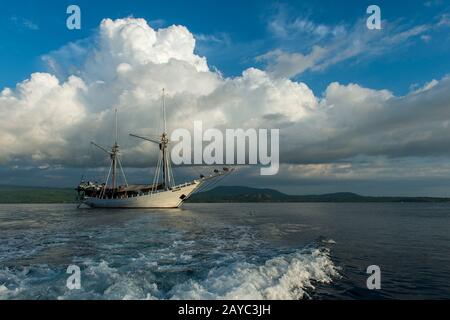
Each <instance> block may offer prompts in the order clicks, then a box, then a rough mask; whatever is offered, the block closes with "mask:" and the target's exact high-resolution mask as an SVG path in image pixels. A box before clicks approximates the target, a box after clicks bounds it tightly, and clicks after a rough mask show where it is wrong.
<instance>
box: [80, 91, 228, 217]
mask: <svg viewBox="0 0 450 320" xmlns="http://www.w3.org/2000/svg"><path fill="white" fill-rule="evenodd" d="M162 122H163V130H162V131H163V132H162V134H161V135H159V136H154V137H146V136H140V135H136V134H130V136H132V137H135V138H139V139H142V140H145V141H148V142H151V143H154V144H156V145H158V146H159V155H158V161H157V165H156V169H155V174H154V178H153V183H152V184H144V185H142V184H128V182H127V179H126V176H125V173H124V170H123V167H122V163H121V160H120V147H119V144H118V121H117V109H116V110H115V141H114V144H113V146H112V147H111V150H108V149H107V148H105V147H103V146H101V145H99V144H97V143H96V142H94V141H91V144H92V145H94V146H95V147H97V148H98V149H99V150H102V151H103V152H105V153H106V154H108V155H109V157H110V160H111V161H110V167H109V171H108V175H107V177H106V180H105V182H104V183H101V184H99V183H96V182H91V181H81V182H80V184H79V185H78V187H77V188H76V190H77V192H78V199H79V201H80V203H79V205H78V207H80V206H81V205H87V206H89V207H92V208H178V207H180V206H181V205H182V204H183V202H184V201H186V200H187V199H188V198H189V197H190V196H191V195H192V194H193V193H194V192H196V191H199V190H201V189H202V190H204V189H205V188H207V187H211V186H212V184H216V183H217V182H218V181H219V180H220V179H221V178H220V177H222V178H223V177H225V176H226V175H228V174H229V173H231V172H232V171H233V169H230V168H227V167H224V168H222V170H218V169H215V170H214V171H213V173H211V174H210V175H203V174H201V175H200V176H199V177H198V178H197V179H194V180H192V181H188V182H185V183H182V184H178V185H177V184H175V180H174V176H173V171H172V166H171V159H170V152H169V144H170V141H169V138H168V134H167V126H166V107H165V94H164V89H163V93H162ZM118 171H120V173H121V175H122V177H123V182H124V183H123V184H119V183H118V176H119V174H118ZM110 178H111V179H110Z"/></svg>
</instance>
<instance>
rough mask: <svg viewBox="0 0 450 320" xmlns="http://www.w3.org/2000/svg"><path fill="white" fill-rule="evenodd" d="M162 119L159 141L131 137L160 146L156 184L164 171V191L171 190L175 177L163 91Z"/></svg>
mask: <svg viewBox="0 0 450 320" xmlns="http://www.w3.org/2000/svg"><path fill="white" fill-rule="evenodd" d="M161 109H162V110H161V117H162V130H163V132H162V134H161V136H159V137H158V138H159V139H158V140H156V139H153V138H148V137H143V136H138V135H136V134H131V133H130V136H132V137H136V138H139V139H143V140H146V141H150V142H153V143H156V144H158V146H159V150H160V152H161V154H160V157H161V158H159V160H158V164H157V166H156V170H155V181H154V184H155V183H156V184H157V183H158V180H159V176H160V174H161V171H160V170H161V169H162V180H163V181H162V187H163V189H164V190H169V189H170V188H171V187H172V184H174V179H173V175H172V172H171V165H170V153H169V152H168V146H169V138H168V135H167V122H166V101H165V90H164V89H163V90H162V103H161ZM156 184H155V185H156Z"/></svg>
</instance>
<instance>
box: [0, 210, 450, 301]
mask: <svg viewBox="0 0 450 320" xmlns="http://www.w3.org/2000/svg"><path fill="white" fill-rule="evenodd" d="M70 265H75V266H78V267H79V269H80V289H72V290H71V289H69V287H68V286H67V285H66V281H67V278H68V277H69V276H70V274H68V273H67V268H68V266H70ZM370 265H377V266H379V267H380V271H381V289H379V290H369V289H368V288H367V278H368V277H369V276H370V274H368V273H367V272H366V271H367V267H368V266H370ZM389 298H391V299H392V298H396V299H420V298H432V299H444V298H446V299H448V298H450V205H448V204H432V203H431V204H425V203H415V204H414V203H409V204H402V203H358V204H351V203H348V204H344V203H340V204H335V203H327V204H324V203H309V204H308V203H279V204H277V203H272V204H267V203H252V204H237V203H235V204H185V205H184V206H183V207H182V208H181V209H174V210H142V209H139V210H132V209H128V210H120V209H115V210H103V209H76V207H75V205H70V204H64V205H0V299H389Z"/></svg>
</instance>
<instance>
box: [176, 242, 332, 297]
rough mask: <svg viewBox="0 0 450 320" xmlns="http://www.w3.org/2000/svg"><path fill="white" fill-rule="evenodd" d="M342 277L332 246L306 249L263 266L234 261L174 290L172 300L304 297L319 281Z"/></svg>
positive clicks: (268, 261)
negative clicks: (331, 254) (334, 262)
mask: <svg viewBox="0 0 450 320" xmlns="http://www.w3.org/2000/svg"><path fill="white" fill-rule="evenodd" d="M337 276H338V271H337V268H336V267H335V266H334V264H333V262H332V261H331V258H330V255H329V250H328V249H305V250H300V251H297V252H294V253H292V254H286V255H280V256H277V257H275V258H272V259H270V260H267V261H266V262H265V263H264V264H263V265H259V266H258V265H254V264H250V263H239V262H238V263H233V264H232V265H230V266H227V267H220V268H216V269H213V270H211V271H210V272H209V274H208V277H207V278H206V279H205V280H203V281H200V282H197V281H189V282H187V283H184V284H181V285H178V286H176V287H174V288H173V289H172V290H171V294H172V297H171V298H172V299H236V300H245V299H258V300H259V299H285V300H293V299H303V298H305V297H307V296H308V294H307V292H308V291H309V290H313V289H314V284H315V283H330V282H332V279H333V278H334V277H337Z"/></svg>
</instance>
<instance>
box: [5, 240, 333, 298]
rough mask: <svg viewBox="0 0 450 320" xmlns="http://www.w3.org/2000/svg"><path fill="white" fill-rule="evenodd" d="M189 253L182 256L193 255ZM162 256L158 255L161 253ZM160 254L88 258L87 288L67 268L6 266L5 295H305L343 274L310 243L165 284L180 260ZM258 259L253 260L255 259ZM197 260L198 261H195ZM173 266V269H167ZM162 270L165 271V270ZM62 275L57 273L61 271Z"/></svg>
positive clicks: (327, 255) (84, 277)
mask: <svg viewBox="0 0 450 320" xmlns="http://www.w3.org/2000/svg"><path fill="white" fill-rule="evenodd" d="M193 259H194V258H193V257H192V256H190V255H188V254H181V255H178V256H177V259H176V260H178V261H179V262H183V263H184V261H191V260H193ZM156 260H157V259H156ZM156 260H155V256H149V255H139V256H138V257H135V258H132V259H130V260H129V263H128V264H120V265H116V264H115V263H113V262H111V261H105V260H100V261H98V260H89V261H84V262H83V263H82V264H81V265H80V267H81V270H82V278H81V289H80V290H69V289H68V288H66V286H65V279H66V278H67V274H66V273H65V269H64V268H59V267H58V268H56V269H55V268H52V267H49V266H46V265H41V266H34V267H30V268H31V269H30V268H23V269H21V270H20V269H9V268H5V269H2V270H0V299H35V298H36V297H37V296H40V297H45V298H46V299H236V300H241V299H289V300H292V299H303V298H308V297H310V294H311V292H312V291H313V290H314V289H315V286H316V285H317V284H318V283H322V284H329V283H331V282H332V281H333V279H334V278H336V277H339V274H338V268H337V267H335V265H334V264H333V261H332V260H331V258H330V252H329V250H328V249H327V248H312V247H311V248H307V249H302V250H297V251H294V252H292V253H288V254H278V255H277V256H275V257H273V258H271V259H268V260H267V261H265V262H262V263H256V262H255V263H253V262H252V263H250V262H244V261H243V260H241V259H238V260H235V261H232V262H226V263H222V264H220V265H219V266H217V267H213V268H212V269H210V270H209V271H208V273H207V275H206V276H204V277H203V278H200V279H198V278H194V279H191V280H188V281H185V282H183V283H180V284H176V285H175V286H172V287H169V288H165V289H164V290H162V289H161V288H158V285H157V282H158V281H163V280H162V279H161V278H160V277H161V275H162V276H164V273H166V271H167V272H168V274H172V273H174V272H178V271H177V270H178V269H177V268H180V265H179V264H178V263H174V264H168V265H167V266H166V267H165V268H164V269H161V268H160V266H159V263H158V262H157V261H156ZM251 261H253V260H251ZM193 263H194V264H197V263H198V261H193ZM166 269H167V270H166ZM161 272H162V274H161ZM55 275H57V277H55Z"/></svg>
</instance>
